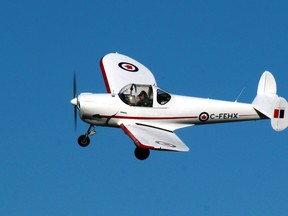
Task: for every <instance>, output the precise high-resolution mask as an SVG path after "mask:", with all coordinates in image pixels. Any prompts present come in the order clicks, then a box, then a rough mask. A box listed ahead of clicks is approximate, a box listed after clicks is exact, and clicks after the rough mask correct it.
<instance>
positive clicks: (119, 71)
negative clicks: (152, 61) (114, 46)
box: [100, 53, 156, 93]
mask: <svg viewBox="0 0 288 216" xmlns="http://www.w3.org/2000/svg"><path fill="white" fill-rule="evenodd" d="M100 67H101V71H102V75H103V78H104V82H105V85H106V89H107V92H108V93H119V91H120V90H121V89H122V88H123V87H124V86H126V85H128V84H132V83H135V84H148V85H156V80H155V78H154V76H153V74H152V72H151V71H150V70H149V69H148V68H146V67H145V66H144V65H142V64H141V63H139V62H138V61H136V60H134V59H132V58H130V57H128V56H125V55H122V54H119V53H110V54H107V55H105V56H104V57H103V58H102V59H101V61H100Z"/></svg>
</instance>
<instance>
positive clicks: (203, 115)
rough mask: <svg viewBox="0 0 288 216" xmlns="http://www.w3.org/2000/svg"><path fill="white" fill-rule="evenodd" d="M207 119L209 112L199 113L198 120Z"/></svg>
mask: <svg viewBox="0 0 288 216" xmlns="http://www.w3.org/2000/svg"><path fill="white" fill-rule="evenodd" d="M208 119H209V114H208V113H207V112H202V113H201V114H200V115H199V121H201V122H204V121H207V120H208Z"/></svg>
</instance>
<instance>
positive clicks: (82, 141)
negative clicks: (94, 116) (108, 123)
mask: <svg viewBox="0 0 288 216" xmlns="http://www.w3.org/2000/svg"><path fill="white" fill-rule="evenodd" d="M92 127H93V130H91V128H92ZM95 133H96V130H95V129H94V125H92V124H91V125H90V126H89V128H88V130H87V132H86V134H84V135H81V136H79V138H78V144H79V145H80V146H81V147H86V146H88V145H89V143H90V138H89V136H92V135H94V134H95Z"/></svg>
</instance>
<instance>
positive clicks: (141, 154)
mask: <svg viewBox="0 0 288 216" xmlns="http://www.w3.org/2000/svg"><path fill="white" fill-rule="evenodd" d="M134 154H135V157H136V158H137V159H139V160H145V159H147V158H148V157H149V155H150V150H149V149H146V148H139V147H136V148H135V151H134Z"/></svg>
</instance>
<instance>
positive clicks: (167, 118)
mask: <svg viewBox="0 0 288 216" xmlns="http://www.w3.org/2000/svg"><path fill="white" fill-rule="evenodd" d="M100 67H101V70H102V75H103V78H104V81H105V85H106V89H107V93H103V94H93V93H81V94H80V95H78V96H77V93H76V79H75V76H74V98H73V99H72V100H71V103H72V104H73V105H74V107H75V108H74V117H75V125H76V117H77V116H76V115H77V109H78V111H79V114H80V118H81V119H82V120H83V121H84V122H86V123H88V124H90V126H89V128H88V130H87V132H86V133H85V134H84V135H81V136H79V138H78V144H79V145H80V146H82V147H85V146H88V145H89V143H90V138H89V136H91V135H93V134H95V133H96V131H95V129H94V126H107V127H118V128H121V129H122V130H123V131H124V132H125V133H126V134H127V135H128V136H129V137H130V138H131V139H132V141H133V142H134V144H135V145H136V149H135V152H134V153H135V156H136V158H138V159H139V160H145V159H146V158H148V157H149V155H150V150H168V151H180V152H186V151H189V148H188V147H187V146H186V145H185V144H184V143H183V142H182V141H181V139H179V137H178V136H177V135H176V134H175V133H174V131H175V130H177V129H180V128H183V127H187V126H194V125H200V124H202V125H203V124H212V123H224V122H236V121H249V120H261V119H271V125H272V128H273V129H274V130H276V131H281V130H284V129H285V128H286V127H287V126H288V114H287V112H288V110H287V109H288V108H287V107H288V104H287V101H286V100H285V99H284V98H282V97H278V95H277V87H276V82H275V79H274V77H273V75H272V74H271V73H270V72H268V71H265V72H264V73H263V74H262V76H261V78H260V81H259V84H258V90H257V96H256V97H255V99H254V101H253V102H252V104H247V103H239V102H237V101H235V102H228V101H221V100H212V99H204V98H196V97H187V96H179V95H173V94H170V93H168V92H166V91H165V90H163V89H161V88H159V87H158V86H157V84H156V80H155V78H154V76H153V74H152V73H151V71H150V70H149V69H148V68H146V67H145V66H144V65H142V64H141V63H139V62H138V61H136V60H134V59H132V58H130V57H128V56H125V55H121V54H118V53H110V54H107V55H105V56H104V57H103V58H102V59H101V61H100Z"/></svg>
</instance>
